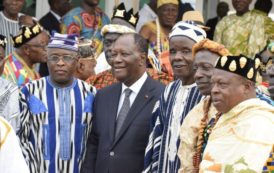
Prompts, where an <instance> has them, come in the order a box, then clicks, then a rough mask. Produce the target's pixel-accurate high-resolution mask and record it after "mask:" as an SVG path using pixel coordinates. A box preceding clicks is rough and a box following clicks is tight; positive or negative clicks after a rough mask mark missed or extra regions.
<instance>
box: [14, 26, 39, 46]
mask: <svg viewBox="0 0 274 173" xmlns="http://www.w3.org/2000/svg"><path fill="white" fill-rule="evenodd" d="M42 31H43V28H42V27H41V26H40V25H39V24H38V23H35V24H34V25H33V26H31V27H28V26H23V27H22V28H20V30H19V34H18V35H16V36H12V41H13V46H14V47H15V48H18V47H20V46H22V45H23V44H25V43H27V42H28V41H30V40H31V39H33V38H34V37H36V36H37V35H39V34H40V33H41V32H42Z"/></svg>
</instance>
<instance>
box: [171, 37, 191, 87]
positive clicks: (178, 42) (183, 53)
mask: <svg viewBox="0 0 274 173" xmlns="http://www.w3.org/2000/svg"><path fill="white" fill-rule="evenodd" d="M194 44H195V42H194V41H193V40H190V39H189V38H187V37H184V36H174V37H172V38H171V39H170V40H169V53H170V55H169V58H170V63H171V65H172V69H173V73H174V76H175V77H177V78H179V79H180V80H181V81H182V82H183V85H190V84H192V83H194V73H195V72H194V70H193V57H192V47H193V45H194Z"/></svg>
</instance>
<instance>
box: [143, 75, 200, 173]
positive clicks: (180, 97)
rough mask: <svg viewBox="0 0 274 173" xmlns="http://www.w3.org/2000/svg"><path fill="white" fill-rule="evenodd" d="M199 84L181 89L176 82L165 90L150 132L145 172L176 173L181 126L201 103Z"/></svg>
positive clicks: (157, 106) (180, 84)
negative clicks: (189, 113) (192, 110)
mask: <svg viewBox="0 0 274 173" xmlns="http://www.w3.org/2000/svg"><path fill="white" fill-rule="evenodd" d="M201 99H202V95H201V94H200V92H199V90H198V88H197V86H196V84H195V83H194V84H192V85H188V86H182V82H181V81H180V80H176V81H174V82H173V83H171V84H170V85H168V86H167V88H166V89H165V92H164V94H163V95H162V96H161V99H160V101H159V102H158V103H156V105H155V108H154V111H153V118H152V122H151V129H152V130H151V133H150V136H149V142H148V145H147V148H146V153H145V165H144V166H145V169H144V171H143V172H144V173H148V172H149V173H151V172H157V173H177V172H178V169H179V168H180V160H179V157H178V155H177V151H178V148H179V144H180V139H179V137H180V136H179V133H180V126H181V124H182V122H183V120H184V118H185V116H186V115H187V113H188V112H189V111H190V110H191V109H192V108H193V107H194V106H195V105H196V104H198V103H199V102H200V100H201Z"/></svg>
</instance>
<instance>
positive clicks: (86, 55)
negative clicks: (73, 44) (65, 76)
mask: <svg viewBox="0 0 274 173" xmlns="http://www.w3.org/2000/svg"><path fill="white" fill-rule="evenodd" d="M78 49H79V51H78V52H79V56H80V57H79V61H78V64H77V68H76V72H75V74H74V76H75V77H76V78H78V79H81V80H83V81H85V80H87V79H88V77H90V76H92V75H95V71H94V68H95V65H96V59H95V57H94V54H95V50H94V48H93V47H92V41H91V40H89V39H83V38H82V39H80V41H79V46H78Z"/></svg>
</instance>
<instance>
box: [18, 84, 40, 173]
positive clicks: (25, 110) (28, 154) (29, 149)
mask: <svg viewBox="0 0 274 173" xmlns="http://www.w3.org/2000/svg"><path fill="white" fill-rule="evenodd" d="M19 105H20V116H19V119H20V129H19V131H18V136H19V140H20V145H21V148H22V152H23V155H24V157H25V160H26V162H27V164H28V166H29V169H30V172H31V173H37V172H39V170H38V165H37V158H36V155H35V152H34V147H33V145H32V143H31V141H30V140H29V139H30V133H31V131H30V127H31V124H32V119H31V112H30V110H29V107H28V92H27V89H26V87H24V88H23V89H22V91H21V92H20V93H19Z"/></svg>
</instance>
